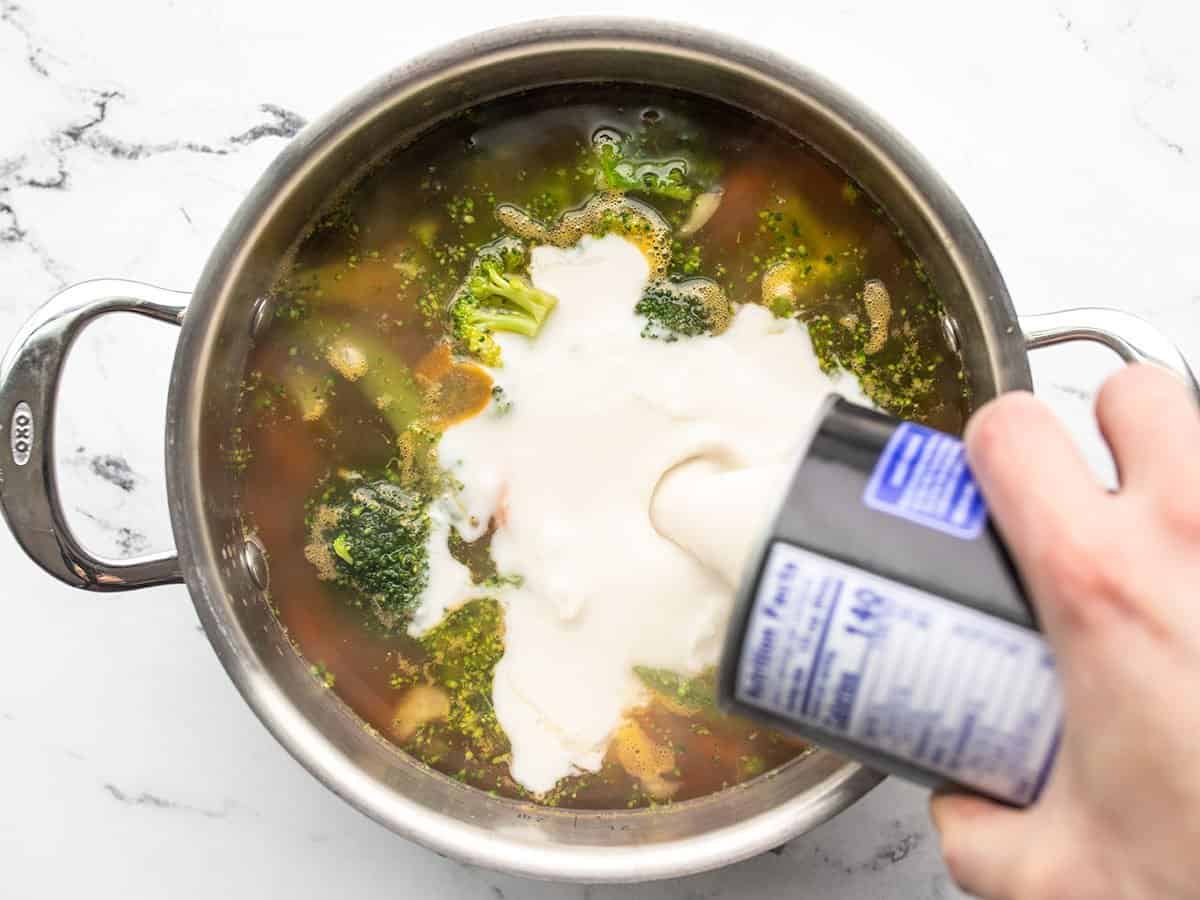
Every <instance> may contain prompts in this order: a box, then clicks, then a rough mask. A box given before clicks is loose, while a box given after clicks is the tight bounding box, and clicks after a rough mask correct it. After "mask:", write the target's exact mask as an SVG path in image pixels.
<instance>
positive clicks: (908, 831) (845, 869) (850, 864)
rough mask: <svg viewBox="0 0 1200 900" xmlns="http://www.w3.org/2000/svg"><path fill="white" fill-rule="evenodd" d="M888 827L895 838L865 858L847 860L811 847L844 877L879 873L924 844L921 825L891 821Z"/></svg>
mask: <svg viewBox="0 0 1200 900" xmlns="http://www.w3.org/2000/svg"><path fill="white" fill-rule="evenodd" d="M889 826H890V830H891V831H893V832H894V833H895V834H896V836H895V837H892V838H889V839H887V840H886V841H884V843H882V844H879V845H878V846H877V847H876V848H875V849H874V850H873V851H871V853H870V855H868V856H866V857H859V858H856V859H847V858H843V857H841V856H839V855H837V854H834V853H832V852H829V851H826V850H823V849H822V848H821V847H820V846H816V845H814V846H813V853H815V854H816V855H817V856H819V858H820V859H821V861H822V862H824V863H826V864H827V865H830V866H832V867H834V868H836V869H840V870H841V871H842V873H843V874H846V875H852V874H854V873H856V872H881V871H883V870H884V869H887V868H889V867H891V866H894V865H896V864H898V863H901V862H903V861H904V860H905V859H907V858H908V856H909V855H910V854H911V853H912V852H913V851H914V850H916V849H917V848H918V847H920V846H921V844H923V843H924V841H925V838H926V837H927V835H926V833H925V832H924V831H923V830H922V828H924V825H923V823H921V824H918V823H916V822H907V823H906V822H901V821H900V820H899V819H893V820H892V821H891V822H890V823H889Z"/></svg>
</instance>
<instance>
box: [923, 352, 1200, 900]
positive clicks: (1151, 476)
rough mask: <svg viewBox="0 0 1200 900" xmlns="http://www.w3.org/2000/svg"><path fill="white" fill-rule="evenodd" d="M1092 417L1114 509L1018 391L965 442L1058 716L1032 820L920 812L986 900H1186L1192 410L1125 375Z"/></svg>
mask: <svg viewBox="0 0 1200 900" xmlns="http://www.w3.org/2000/svg"><path fill="white" fill-rule="evenodd" d="M1096 415H1097V418H1098V420H1099V423H1100V429H1101V432H1102V433H1103V434H1104V437H1105V440H1106V441H1107V442H1108V445H1109V447H1110V448H1111V450H1112V452H1113V457H1114V458H1115V460H1116V463H1117V469H1118V472H1119V476H1120V485H1121V486H1120V489H1119V490H1118V491H1117V492H1116V493H1109V492H1107V491H1105V490H1103V489H1102V488H1101V486H1100V485H1099V483H1098V482H1097V481H1096V479H1095V478H1094V477H1093V476H1092V474H1091V472H1090V471H1089V469H1088V468H1087V466H1086V464H1085V462H1084V460H1083V458H1082V456H1081V454H1080V453H1079V452H1078V450H1077V449H1076V447H1075V445H1074V444H1073V443H1072V441H1071V439H1070V437H1069V436H1068V434H1067V433H1066V431H1065V430H1064V429H1063V428H1062V426H1061V425H1060V424H1059V423H1058V421H1057V420H1056V419H1055V418H1054V417H1053V416H1052V414H1051V413H1050V411H1049V410H1048V409H1047V407H1045V406H1044V405H1043V404H1042V403H1040V402H1039V401H1037V400H1035V399H1034V398H1033V397H1032V396H1031V395H1029V394H1027V393H1013V394H1007V395H1005V396H1002V397H1000V398H998V399H997V400H995V401H993V402H991V403H989V404H987V405H986V406H984V407H983V408H982V409H980V410H979V412H977V413H976V414H975V416H974V417H973V418H972V419H971V421H970V423H969V424H968V426H967V432H966V438H965V440H966V446H967V457H968V460H969V462H970V465H971V468H972V470H973V471H974V473H975V475H976V477H977V479H978V480H979V482H980V485H981V487H982V489H983V493H984V495H985V496H986V497H987V500H988V504H989V508H990V510H991V513H992V516H993V518H994V520H995V522H996V524H997V526H998V527H999V529H1000V531H1001V532H1002V533H1003V535H1004V538H1005V541H1006V542H1007V543H1008V546H1009V549H1010V550H1011V552H1012V555H1013V559H1014V561H1015V562H1016V564H1017V567H1018V568H1019V569H1020V571H1021V574H1022V576H1023V577H1024V580H1025V583H1026V585H1027V587H1028V589H1029V592H1030V594H1031V595H1032V600H1033V603H1034V606H1035V608H1036V610H1037V614H1038V618H1039V621H1040V622H1041V625H1042V628H1043V630H1044V631H1045V633H1046V636H1047V638H1048V640H1049V641H1050V643H1051V644H1052V645H1053V647H1054V650H1055V654H1056V658H1057V665H1058V669H1059V673H1060V677H1061V681H1062V689H1063V699H1064V706H1065V714H1064V728H1063V734H1062V743H1061V745H1060V749H1059V753H1058V758H1057V760H1056V762H1055V765H1054V769H1053V771H1052V772H1051V775H1050V779H1049V781H1048V783H1047V785H1046V788H1045V790H1044V792H1043V793H1042V796H1041V797H1040V798H1039V799H1038V800H1037V802H1036V803H1035V804H1034V805H1032V806H1030V807H1029V808H1027V809H1024V810H1015V809H1010V808H1008V807H1004V806H1001V805H999V804H996V803H993V802H991V801H988V800H984V799H981V798H978V797H972V796H966V795H961V794H942V795H937V796H935V797H934V799H933V803H932V812H933V819H934V824H935V825H936V827H937V829H938V831H939V832H940V834H941V841H942V852H943V854H944V855H945V858H946V864H947V866H948V867H949V869H950V872H951V874H952V875H953V876H954V878H955V880H956V881H958V883H959V884H960V885H961V886H962V887H963V888H964V889H965V890H967V891H970V892H972V893H975V894H978V895H980V896H982V897H987V898H992V900H1002V898H1014V900H1042V898H1054V900H1072V898H1091V897H1104V898H1143V897H1145V898H1150V897H1153V898H1157V900H1162V898H1176V897H1200V411H1198V408H1197V405H1196V401H1195V398H1194V397H1193V396H1192V395H1191V392H1190V391H1189V390H1188V389H1187V388H1186V387H1184V385H1183V383H1182V382H1181V381H1180V380H1179V379H1178V378H1176V377H1175V376H1173V375H1170V374H1169V373H1167V372H1166V371H1165V370H1160V369H1158V368H1156V367H1153V366H1148V365H1136V366H1130V367H1128V368H1127V369H1125V370H1124V371H1122V372H1120V373H1118V374H1117V375H1115V376H1114V377H1112V378H1111V379H1109V381H1108V382H1107V383H1106V384H1105V385H1104V387H1103V388H1102V389H1101V391H1100V395H1099V398H1098V400H1097V404H1096Z"/></svg>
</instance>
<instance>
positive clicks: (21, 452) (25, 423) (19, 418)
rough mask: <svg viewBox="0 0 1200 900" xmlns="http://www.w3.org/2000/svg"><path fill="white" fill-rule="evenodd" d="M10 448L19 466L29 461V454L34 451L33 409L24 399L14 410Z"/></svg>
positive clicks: (14, 460) (10, 431) (10, 432)
mask: <svg viewBox="0 0 1200 900" xmlns="http://www.w3.org/2000/svg"><path fill="white" fill-rule="evenodd" d="M0 421H3V420H0ZM9 449H10V450H12V458H13V462H14V463H16V464H17V465H18V466H23V465H25V464H26V463H28V462H29V455H30V454H31V453H32V452H33V410H32V409H30V408H29V404H28V403H26V402H25V401H24V400H22V401H21V402H20V403H18V404H17V408H16V409H14V410H13V416H12V428H11V429H10V430H9Z"/></svg>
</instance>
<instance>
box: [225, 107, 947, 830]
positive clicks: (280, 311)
mask: <svg viewBox="0 0 1200 900" xmlns="http://www.w3.org/2000/svg"><path fill="white" fill-rule="evenodd" d="M273 308H274V319H273V321H272V322H271V324H270V326H269V327H268V328H267V329H266V330H265V332H264V333H263V334H262V335H261V336H260V337H259V338H258V340H257V342H256V345H255V347H254V349H253V352H252V355H251V358H250V361H249V364H248V370H247V373H246V377H245V382H244V386H243V397H242V408H241V412H240V425H239V428H238V432H237V445H236V449H235V450H234V452H233V454H232V460H231V462H232V464H234V465H237V466H238V467H239V468H241V469H242V485H243V487H242V498H241V501H242V506H243V509H244V511H245V516H246V519H247V527H248V529H249V530H252V531H254V532H255V533H256V534H257V535H258V537H259V538H260V540H261V541H262V543H263V545H264V546H265V547H266V548H267V551H268V553H269V556H270V559H271V571H272V584H271V603H272V605H273V608H274V609H275V611H276V613H277V616H278V618H279V621H280V623H281V624H282V626H283V627H284V628H285V629H286V631H287V633H288V635H289V637H290V639H291V641H292V643H293V645H294V646H295V648H296V650H297V651H298V652H299V653H300V654H301V655H302V656H303V657H304V659H305V660H306V661H307V664H308V665H309V666H310V667H311V671H312V674H313V677H314V678H315V679H318V680H319V681H320V682H321V684H322V685H324V687H325V688H327V689H328V690H329V691H330V692H331V693H332V694H335V695H337V696H338V697H339V698H341V700H342V701H344V702H345V703H346V704H347V705H348V706H349V707H350V708H351V709H352V710H353V711H354V712H355V713H356V714H357V715H358V716H359V717H360V718H361V719H362V720H363V722H364V727H366V728H369V729H373V730H374V731H376V732H377V733H378V734H379V735H381V736H383V737H385V738H387V739H388V740H390V741H391V742H393V743H394V744H395V745H396V746H397V747H398V748H400V749H401V750H403V751H404V752H407V753H408V754H410V755H412V756H413V757H415V758H416V759H417V760H419V761H420V762H422V763H424V764H425V765H427V766H429V767H431V768H432V769H435V770H437V771H438V772H441V773H443V774H445V775H447V776H449V777H451V778H455V779H458V780H460V781H462V782H464V783H466V784H468V785H470V786H472V787H475V788H478V789H480V790H483V791H488V792H490V793H492V794H494V795H497V796H501V797H507V798H514V799H523V800H530V801H533V802H537V803H541V804H545V805H550V806H562V807H573V808H582V809H625V808H636V807H644V806H652V805H655V804H662V803H674V802H680V801H683V800H687V799H690V798H695V797H699V796H702V795H705V794H709V793H712V792H715V791H719V790H721V789H723V788H726V787H729V786H732V785H736V784H739V783H741V782H744V781H746V780H748V779H751V778H754V777H757V776H759V775H763V774H764V773H768V772H770V770H772V769H774V768H775V767H777V766H780V765H782V764H784V763H786V762H788V761H789V760H792V759H794V758H795V757H797V756H798V755H801V754H803V753H805V752H806V750H807V749H808V748H807V746H806V745H805V744H804V743H802V742H800V741H797V740H795V739H793V738H789V737H786V736H784V735H782V734H778V733H776V732H773V731H771V730H769V729H765V728H762V727H760V726H757V725H755V724H753V723H750V722H746V721H743V720H739V719H735V718H730V717H727V716H725V715H723V714H721V713H720V712H719V711H718V710H717V709H716V707H715V704H714V671H713V667H714V665H715V663H716V661H717V654H718V651H719V648H720V645H721V642H722V638H723V632H724V628H725V623H726V619H727V617H728V614H729V608H730V605H731V602H732V598H731V597H730V596H729V594H728V588H727V587H726V586H724V585H723V583H722V582H721V580H720V578H719V577H718V576H716V574H715V573H713V572H711V571H709V570H707V569H705V567H704V566H703V565H701V564H700V563H698V562H697V561H696V560H694V559H693V558H692V557H690V556H689V555H688V554H687V553H685V552H684V551H683V550H681V549H680V548H679V547H677V546H676V545H674V544H673V543H672V542H671V541H670V540H669V539H668V538H667V537H666V536H664V535H662V534H659V533H658V532H656V531H655V529H654V527H653V523H652V521H651V519H650V515H649V507H650V500H651V497H652V496H653V492H654V489H655V486H656V485H657V484H658V481H659V480H660V479H661V478H662V477H663V475H664V474H665V473H666V472H667V471H669V470H670V469H671V468H672V467H674V466H676V465H678V464H679V463H681V462H683V461H686V460H687V459H690V458H694V457H695V456H697V455H700V454H704V455H706V456H708V457H710V458H714V459H718V460H724V461H727V462H728V464H729V465H730V466H741V465H753V464H760V463H771V462H778V461H787V460H788V459H790V458H792V457H793V456H794V454H795V453H796V452H797V449H798V447H799V442H800V441H801V440H802V439H803V436H804V433H805V430H806V426H807V423H808V422H809V420H810V419H811V416H812V414H813V412H814V411H815V410H816V408H817V407H818V406H819V404H820V403H821V401H822V400H823V398H824V397H825V395H826V394H828V393H829V392H830V391H839V392H841V393H843V394H844V395H846V396H847V397H849V398H850V399H854V400H857V401H858V402H860V403H868V404H872V405H874V406H877V407H879V408H882V409H886V410H888V411H889V412H892V413H895V414H898V415H902V416H905V417H907V418H912V419H917V420H920V421H923V422H926V423H928V424H931V425H933V426H935V427H938V428H941V429H943V430H946V431H951V432H954V431H958V430H960V429H961V426H962V424H963V422H964V420H965V416H966V411H967V407H968V403H967V399H968V398H967V397H966V396H965V392H964V387H963V385H964V381H963V377H962V370H961V364H960V360H959V359H958V357H957V356H956V355H955V354H954V353H952V352H951V351H950V350H948V349H947V347H946V346H945V344H944V342H943V339H942V336H941V329H940V316H941V307H940V304H939V301H938V299H937V297H936V295H935V293H934V291H933V289H932V286H931V285H930V283H929V280H928V279H927V278H926V276H925V273H924V271H923V269H922V266H921V262H920V260H918V259H917V258H916V257H915V256H914V255H913V253H912V252H911V251H910V249H909V248H908V246H907V245H906V243H905V240H904V237H903V235H902V234H901V233H900V232H899V231H898V230H897V228H896V227H895V225H894V224H893V223H892V222H891V221H890V220H889V219H888V217H887V215H886V214H885V213H884V212H883V211H882V210H881V209H880V208H879V207H878V206H877V205H876V204H875V203H874V202H873V201H872V199H871V198H870V197H869V196H868V195H867V194H866V193H865V192H864V191H863V190H862V189H861V188H860V187H859V186H858V185H857V184H856V183H855V182H854V181H853V180H852V179H850V178H848V177H847V176H846V174H845V173H843V172H842V171H840V170H839V169H838V168H837V167H836V166H834V165H833V164H831V163H830V162H829V161H828V160H827V159H825V158H824V157H823V156H821V155H820V154H819V153H818V152H816V151H815V150H814V149H812V148H811V147H809V146H807V145H805V144H804V143H803V142H802V141H801V140H799V139H797V138H796V137H795V136H793V135H791V134H790V133H788V132H785V131H783V130H781V129H779V128H778V127H776V126H774V125H772V124H771V123H768V122H765V121H763V120H760V119H757V118H754V117H752V116H750V115H749V114H746V113H744V112H741V111H738V110H735V109H732V108H729V107H727V106H724V105H721V104H718V103H716V102H714V101H710V100H706V99H701V98H697V97H693V96H690V95H680V94H675V93H669V92H665V91H655V90H651V89H648V88H640V87H632V86H613V85H608V86H599V85H597V86H587V87H574V88H564V87H560V88H554V89H547V90H542V91H537V92H532V93H528V94H523V95H520V96H517V97H512V98H507V99H502V100H498V101H494V102H491V103H488V104H486V105H483V106H481V107H479V108H476V109H471V110H467V111H465V112H463V113H462V114H460V115H458V116H456V117H455V118H453V119H451V120H449V121H446V122H444V123H442V124H440V125H437V126H436V127H433V128H432V129H431V130H429V131H428V132H426V133H425V134H423V135H422V136H420V137H419V138H418V139H416V140H414V141H413V142H412V143H410V144H408V145H407V146H403V147H401V148H398V149H397V150H395V151H394V152H392V153H391V154H390V155H388V156H387V157H386V158H384V159H383V160H382V161H380V162H379V163H377V164H376V165H374V166H372V167H371V168H370V169H369V170H368V171H367V172H365V173H364V174H363V175H362V176H361V177H360V178H359V179H358V180H357V181H356V183H354V184H353V185H351V186H349V187H348V188H347V189H346V190H345V192H344V193H343V194H342V195H340V196H337V197H334V198H331V201H330V203H329V204H328V206H327V207H326V208H325V210H324V212H323V213H322V214H321V215H320V216H319V218H317V219H316V220H315V221H314V222H313V223H312V224H311V227H310V228H309V230H308V231H307V232H306V234H305V235H304V236H303V238H302V239H301V240H300V241H299V242H298V243H297V245H296V247H295V249H294V251H293V253H292V254H291V256H290V257H289V259H288V260H287V262H286V264H285V265H284V266H283V267H282V269H281V271H280V275H279V278H278V281H277V283H276V286H275V288H274V304H273ZM765 513H766V511H764V514H765Z"/></svg>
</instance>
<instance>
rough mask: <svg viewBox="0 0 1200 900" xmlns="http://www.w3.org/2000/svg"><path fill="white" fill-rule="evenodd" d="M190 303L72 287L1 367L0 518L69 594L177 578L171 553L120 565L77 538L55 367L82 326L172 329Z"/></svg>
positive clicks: (147, 290)
mask: <svg viewBox="0 0 1200 900" xmlns="http://www.w3.org/2000/svg"><path fill="white" fill-rule="evenodd" d="M188 296H189V295H188V294H185V293H180V292H179V291H169V290H166V289H164V288H159V287H154V286H152V285H148V284H141V283H140V282H136V281H121V280H117V279H98V280H95V281H84V282H81V283H79V284H75V285H72V286H71V287H68V288H66V289H64V290H63V291H61V292H59V293H58V294H56V295H55V296H54V297H52V298H51V299H50V301H49V302H47V303H46V305H45V306H43V307H42V308H41V309H39V310H38V311H37V312H35V313H34V314H33V315H32V316H31V317H30V318H29V321H27V322H26V323H25V325H24V326H23V327H22V328H21V330H20V331H19V332H18V333H17V336H16V337H15V338H14V339H13V342H12V344H11V345H10V346H9V348H8V352H7V353H5V354H4V358H3V360H0V510H2V511H3V513H4V518H5V519H6V520H7V521H8V526H9V528H11V529H12V533H13V536H14V537H16V539H17V542H18V543H19V544H20V545H21V547H22V549H24V550H25V552H26V553H28V554H29V556H30V558H31V559H33V561H34V562H36V563H37V564H38V565H39V566H41V567H42V568H43V569H45V570H46V571H47V572H49V573H50V574H51V575H53V576H54V577H55V578H57V579H59V580H60V581H64V582H66V583H67V584H69V585H72V586H73V587H77V588H83V589H84V590H92V591H121V590H130V589H133V588H139V587H148V586H150V585H156V584H172V583H176V582H180V581H182V580H183V577H182V575H181V572H180V568H179V557H178V555H177V554H175V553H159V554H152V555H148V556H139V557H136V558H134V559H129V560H120V561H118V560H113V559H104V558H101V557H97V556H93V555H92V554H90V553H88V551H87V550H85V549H84V548H83V546H82V545H80V543H79V541H77V540H76V539H75V536H74V535H73V534H72V533H71V530H70V528H69V527H68V526H67V521H66V518H65V516H64V515H63V509H62V504H61V503H60V502H59V496H58V477H57V474H56V472H55V467H54V411H55V405H56V403H57V399H58V382H59V378H60V377H61V375H62V367H63V363H64V362H65V361H66V358H67V354H68V353H69V352H70V349H71V344H72V343H73V342H74V341H75V338H77V337H78V336H79V333H80V332H81V331H82V330H83V329H84V328H85V327H86V326H87V325H88V324H89V323H90V322H92V321H93V320H95V319H97V318H99V317H100V316H103V315H107V314H108V313H114V312H130V313H137V314H139V315H143V316H148V317H150V318H152V319H157V320H159V321H160V322H170V323H172V324H174V325H180V324H182V323H183V314H184V304H185V301H186V300H187V299H188Z"/></svg>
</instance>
